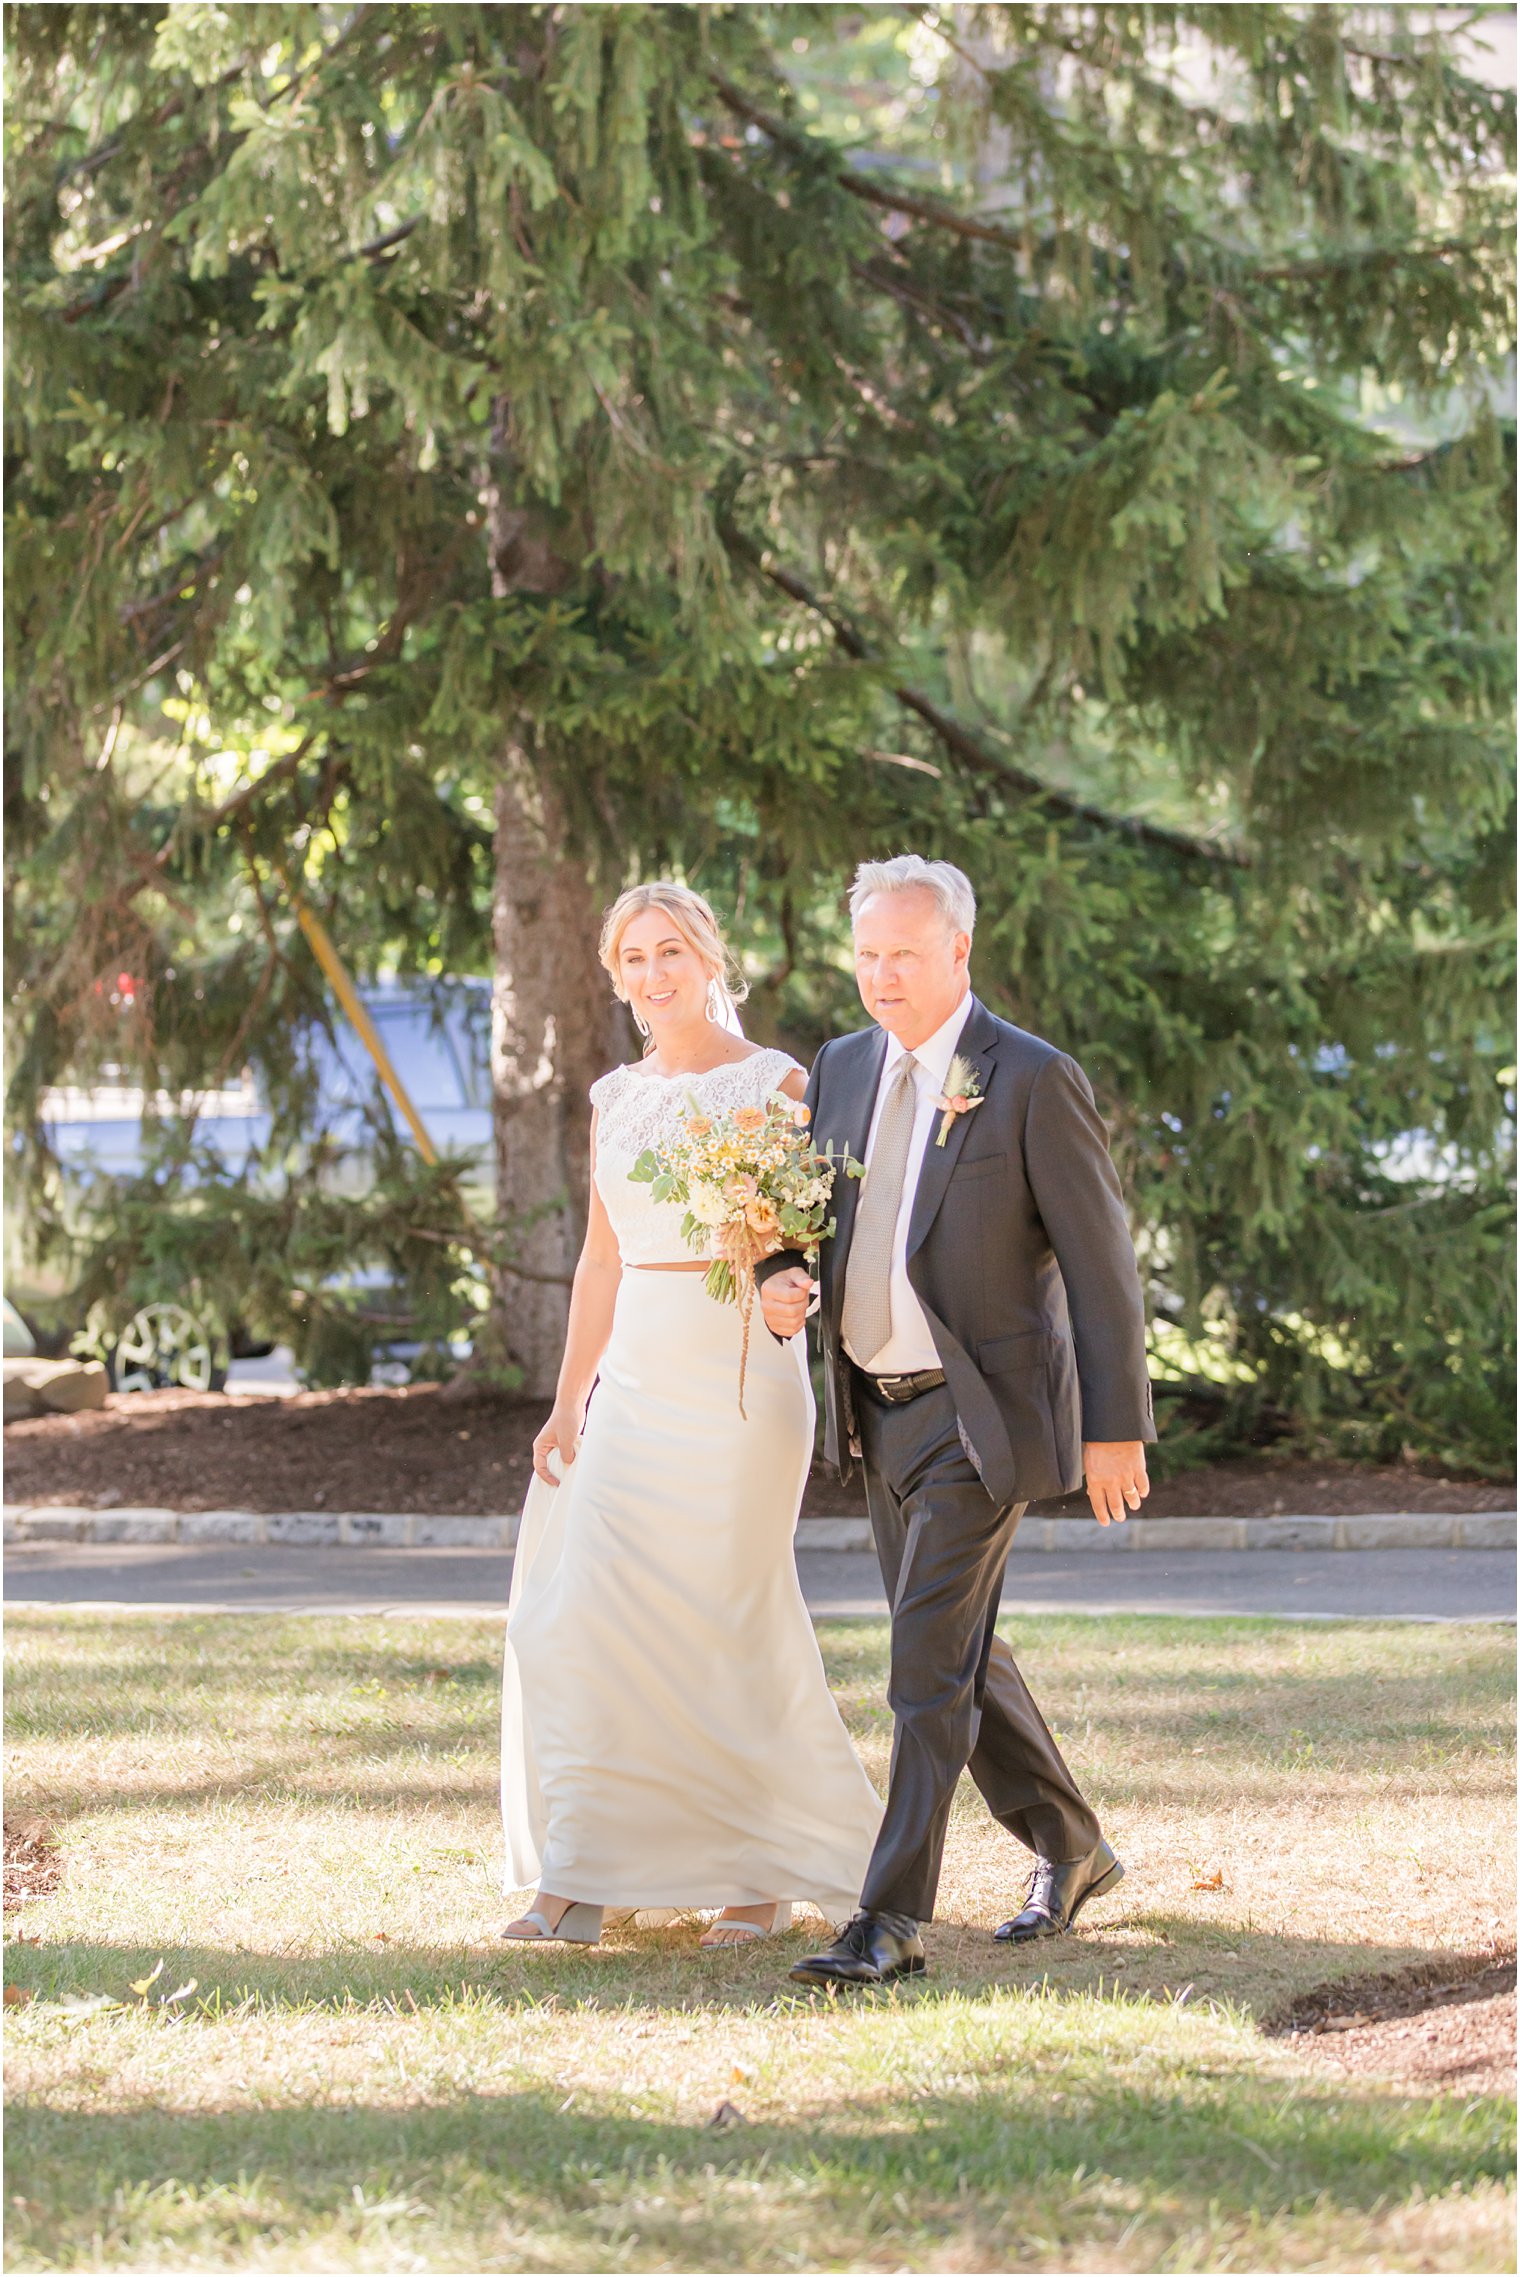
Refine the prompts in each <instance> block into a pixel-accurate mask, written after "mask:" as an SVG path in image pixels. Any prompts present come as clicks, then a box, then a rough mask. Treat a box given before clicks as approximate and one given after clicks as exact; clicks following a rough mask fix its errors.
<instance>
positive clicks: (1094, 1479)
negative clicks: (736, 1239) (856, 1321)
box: [776, 1274, 1151, 1526]
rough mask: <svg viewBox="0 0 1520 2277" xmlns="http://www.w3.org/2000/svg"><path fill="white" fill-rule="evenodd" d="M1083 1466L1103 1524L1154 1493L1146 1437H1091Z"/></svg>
mask: <svg viewBox="0 0 1520 2277" xmlns="http://www.w3.org/2000/svg"><path fill="white" fill-rule="evenodd" d="M776 1277H777V1279H778V1280H779V1279H781V1278H782V1276H781V1275H780V1274H778V1275H777V1276H776ZM1082 1468H1083V1470H1084V1471H1085V1472H1086V1474H1087V1499H1088V1501H1089V1502H1090V1503H1091V1504H1092V1510H1093V1516H1094V1517H1095V1518H1096V1519H1097V1521H1098V1524H1099V1525H1100V1526H1107V1525H1110V1524H1112V1525H1118V1526H1122V1525H1123V1523H1124V1521H1125V1519H1126V1518H1127V1517H1128V1516H1129V1512H1130V1511H1131V1510H1138V1509H1139V1507H1140V1505H1141V1503H1142V1502H1143V1501H1144V1500H1145V1497H1146V1496H1147V1495H1148V1494H1149V1493H1150V1490H1151V1482H1150V1480H1149V1479H1148V1478H1147V1477H1146V1475H1145V1442H1144V1440H1143V1439H1089V1440H1088V1441H1087V1442H1086V1444H1085V1445H1084V1447H1083V1449H1082ZM1126 1504H1127V1505H1128V1508H1126Z"/></svg>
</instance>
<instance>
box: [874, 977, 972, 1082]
mask: <svg viewBox="0 0 1520 2277" xmlns="http://www.w3.org/2000/svg"><path fill="white" fill-rule="evenodd" d="M970 1017H971V991H970V989H969V988H968V989H967V991H966V993H965V995H964V996H963V997H962V998H961V1000H960V1002H959V1004H957V1006H956V1007H955V1010H954V1011H953V1012H952V1013H951V1015H950V1017H949V1019H948V1020H946V1021H945V1022H944V1023H943V1024H942V1025H941V1026H940V1027H938V1028H936V1029H935V1031H934V1033H933V1035H932V1036H927V1037H925V1039H924V1041H923V1042H922V1043H921V1044H920V1045H919V1047H918V1049H917V1051H915V1053H914V1054H913V1057H914V1058H915V1059H916V1060H917V1062H918V1064H919V1066H920V1067H921V1068H922V1070H923V1072H924V1074H925V1075H927V1076H929V1077H931V1078H932V1080H933V1083H934V1087H935V1089H936V1091H943V1090H944V1088H945V1080H946V1078H947V1077H948V1075H949V1073H950V1062H951V1061H952V1060H953V1059H954V1057H955V1047H956V1045H957V1044H958V1043H959V1042H960V1040H961V1030H962V1029H963V1028H964V1027H965V1025H966V1022H967V1021H968V1020H969V1019H970ZM905 1049H906V1047H905V1046H904V1045H902V1044H900V1043H899V1042H898V1040H897V1038H896V1037H895V1036H893V1035H889V1036H888V1037H887V1056H886V1058H885V1059H884V1060H883V1062H882V1070H881V1071H882V1074H883V1076H885V1075H886V1073H887V1070H888V1069H889V1068H893V1067H895V1066H896V1065H897V1063H898V1061H899V1060H900V1059H901V1058H902V1057H903V1054H904V1051H905Z"/></svg>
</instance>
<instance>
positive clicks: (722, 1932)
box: [701, 1898, 792, 1953]
mask: <svg viewBox="0 0 1520 2277" xmlns="http://www.w3.org/2000/svg"><path fill="white" fill-rule="evenodd" d="M791 1926H792V1901H791V1899H790V1898H783V1899H782V1901H781V1903H780V1904H779V1905H778V1906H777V1907H776V1910H775V1912H774V1913H773V1914H772V1916H771V1919H770V1922H769V1924H768V1925H764V1924H762V1923H760V1922H758V1921H725V1920H724V1919H723V1918H722V1916H721V1915H720V1916H719V1918H718V1919H717V1920H716V1921H715V1922H714V1923H713V1925H712V1927H711V1928H710V1929H709V1930H708V1932H707V1934H706V1936H705V1937H704V1938H702V1940H701V1942H702V1944H703V1945H704V1946H705V1947H706V1949H707V1950H708V1952H709V1953H721V1952H723V1951H725V1950H726V1949H731V1948H732V1947H733V1946H735V1945H745V1944H748V1943H749V1941H750V1939H751V1938H754V1937H781V1936H784V1935H785V1933H786V1931H787V1930H788V1929H790V1928H791Z"/></svg>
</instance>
